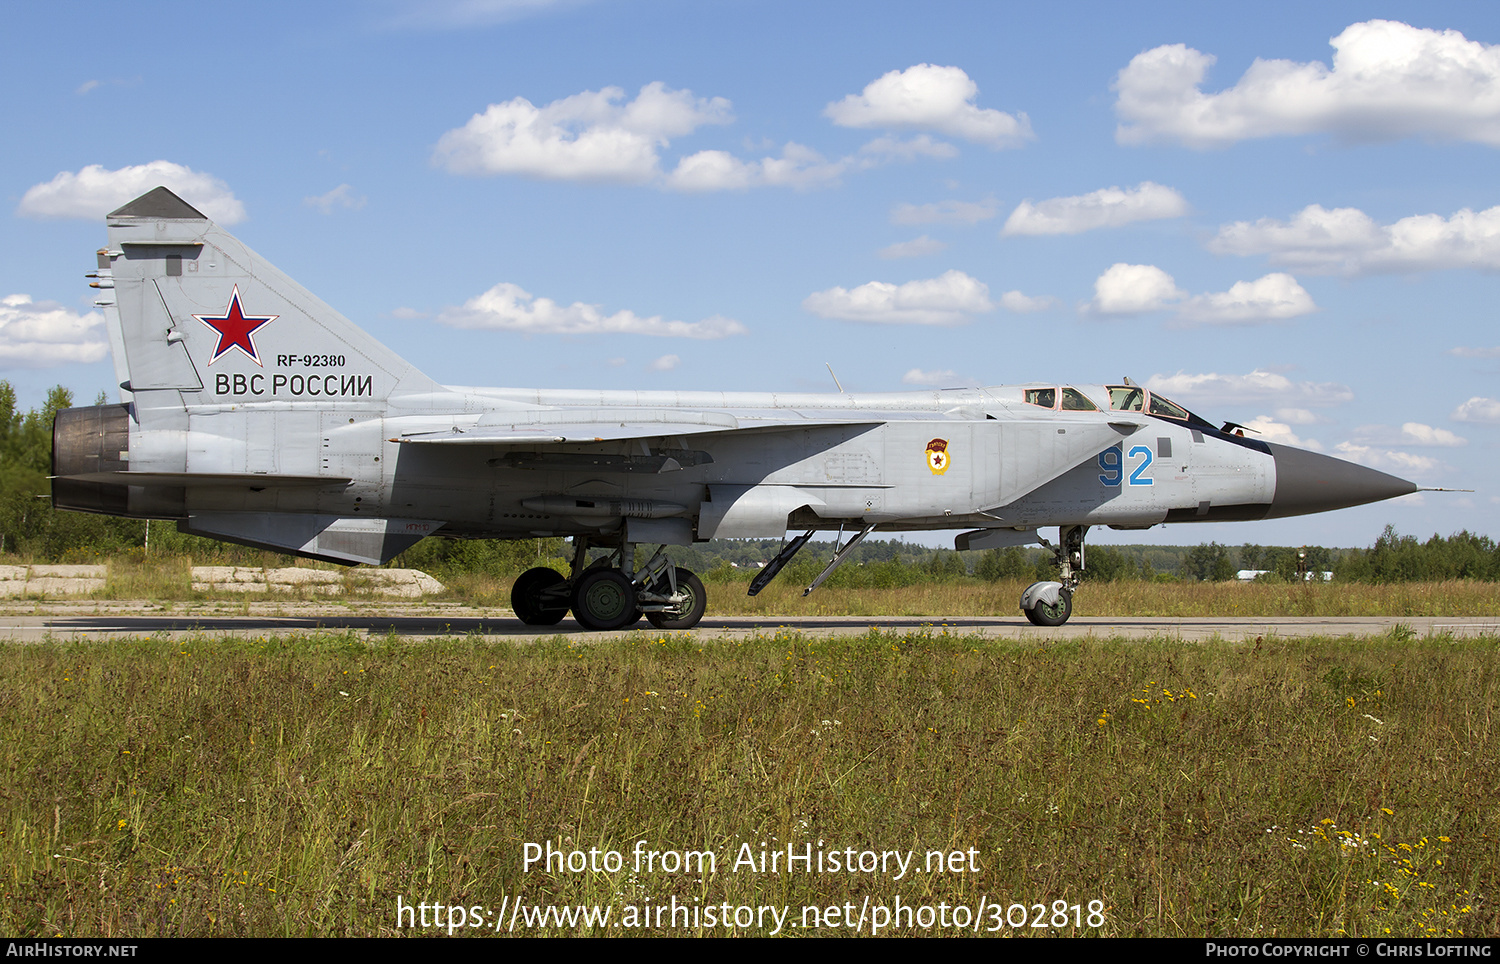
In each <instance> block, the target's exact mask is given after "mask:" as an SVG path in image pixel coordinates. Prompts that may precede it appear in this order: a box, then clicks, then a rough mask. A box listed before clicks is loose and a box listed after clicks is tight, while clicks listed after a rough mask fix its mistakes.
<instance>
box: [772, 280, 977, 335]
mask: <svg viewBox="0 0 1500 964" xmlns="http://www.w3.org/2000/svg"><path fill="white" fill-rule="evenodd" d="M802 307H803V308H806V309H807V310H808V311H810V312H812V313H813V314H815V315H818V316H819V317H822V318H841V319H843V320H845V321H865V322H874V323H878V324H893V325H901V324H908V325H957V324H962V323H963V322H966V321H968V320H969V319H970V316H971V315H975V314H979V313H982V312H986V311H990V310H991V309H993V308H994V305H993V304H991V303H990V289H989V288H988V287H987V286H986V285H985V284H984V283H983V282H980V281H976V280H975V279H973V278H971V277H969V276H968V275H966V274H964V273H963V272H962V271H946V272H944V273H943V274H942V275H940V276H938V277H936V278H930V279H927V280H925V281H908V282H907V283H906V284H903V285H895V284H891V283H889V282H885V281H871V282H869V283H868V284H862V285H860V286H859V287H858V288H854V289H853V290H846V289H844V288H829V289H828V290H827V291H818V292H814V293H813V294H810V295H808V296H807V298H806V299H804V300H803V302H802Z"/></svg>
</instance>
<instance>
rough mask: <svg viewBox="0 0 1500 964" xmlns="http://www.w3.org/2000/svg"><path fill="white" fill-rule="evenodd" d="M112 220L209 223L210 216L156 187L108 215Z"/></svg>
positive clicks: (165, 190)
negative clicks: (148, 219)
mask: <svg viewBox="0 0 1500 964" xmlns="http://www.w3.org/2000/svg"><path fill="white" fill-rule="evenodd" d="M107 216H108V217H112V218H170V219H172V220H195V221H207V220H208V215H206V214H204V213H203V212H202V211H199V210H198V209H197V208H195V207H193V206H192V205H191V204H189V203H187V202H186V201H184V200H183V199H182V198H180V197H178V196H177V195H175V194H173V193H172V192H171V191H169V190H167V188H165V187H154V188H152V189H151V190H149V191H147V192H146V193H145V194H142V195H141V196H140V197H138V198H136V199H135V200H134V201H129V202H126V203H125V204H123V205H121V206H120V207H118V208H115V209H114V210H113V211H111V212H109V214H108V215H107Z"/></svg>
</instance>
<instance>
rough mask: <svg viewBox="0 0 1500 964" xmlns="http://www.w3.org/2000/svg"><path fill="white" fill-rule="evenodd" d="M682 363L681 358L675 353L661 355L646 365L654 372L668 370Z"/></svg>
mask: <svg viewBox="0 0 1500 964" xmlns="http://www.w3.org/2000/svg"><path fill="white" fill-rule="evenodd" d="M680 364H682V358H681V357H679V356H677V355H663V356H661V357H660V358H658V359H656V360H655V361H653V362H652V363H651V364H650V365H649V366H648V367H649V368H650V369H651V370H652V371H654V372H669V371H671V370H672V369H674V368H676V367H677V366H678V365H680Z"/></svg>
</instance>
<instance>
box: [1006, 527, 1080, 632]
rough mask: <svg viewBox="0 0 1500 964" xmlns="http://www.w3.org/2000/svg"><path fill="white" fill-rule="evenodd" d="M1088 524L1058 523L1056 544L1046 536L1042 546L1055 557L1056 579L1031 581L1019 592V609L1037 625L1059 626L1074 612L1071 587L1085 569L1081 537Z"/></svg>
mask: <svg viewBox="0 0 1500 964" xmlns="http://www.w3.org/2000/svg"><path fill="white" fill-rule="evenodd" d="M1088 531H1089V527H1088V526H1061V527H1060V528H1059V529H1058V538H1057V545H1055V546H1054V545H1052V544H1051V543H1049V542H1048V541H1047V540H1046V539H1043V540H1041V543H1042V545H1044V546H1046V547H1047V548H1048V549H1051V550H1052V554H1053V556H1055V557H1056V559H1057V570H1058V575H1057V579H1058V581H1056V582H1034V583H1032V584H1031V585H1030V586H1027V587H1026V591H1025V592H1023V593H1021V611H1022V612H1024V613H1025V614H1026V618H1027V619H1029V620H1031V622H1032V623H1033V624H1034V625H1037V626H1061V625H1062V624H1063V623H1065V622H1067V621H1068V617H1069V616H1071V615H1073V590H1075V589H1077V588H1078V581H1079V579H1080V578H1081V577H1082V573H1083V569H1084V564H1083V562H1084V557H1083V537H1084V534H1085V533H1087V532H1088Z"/></svg>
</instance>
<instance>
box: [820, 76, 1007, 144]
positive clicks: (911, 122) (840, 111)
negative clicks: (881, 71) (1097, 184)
mask: <svg viewBox="0 0 1500 964" xmlns="http://www.w3.org/2000/svg"><path fill="white" fill-rule="evenodd" d="M978 95H979V86H978V85H977V84H975V83H974V81H973V80H971V79H970V78H969V75H968V74H966V73H964V71H963V70H961V69H960V68H958V67H939V66H936V65H934V64H917V65H916V66H914V67H908V68H907V69H906V70H893V71H891V72H889V73H887V74H885V75H884V76H882V77H880V78H878V79H876V80H873V81H871V82H870V83H869V84H868V85H866V86H865V89H864V91H863V92H862V93H859V94H850V95H848V96H847V97H845V98H844V99H843V100H840V101H835V102H834V103H831V104H829V105H828V106H827V108H825V109H824V111H823V114H824V116H826V117H827V118H828V119H829V120H831V121H833V122H834V123H835V124H838V125H839V126H840V127H864V128H871V127H873V128H886V129H889V130H930V131H937V132H939V133H942V134H947V135H949V136H951V137H961V138H963V139H964V140H966V141H971V142H973V143H976V144H987V145H989V146H990V147H993V148H997V149H998V148H1003V147H1020V146H1021V145H1022V144H1023V143H1025V142H1026V141H1028V140H1031V139H1032V137H1033V134H1032V132H1031V121H1030V120H1029V119H1028V118H1027V117H1026V115H1025V114H1014V115H1012V114H1007V113H1004V112H1003V111H998V110H993V109H989V108H981V107H979V106H977V105H976V104H975V103H974V98H976V97H977V96H978Z"/></svg>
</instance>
